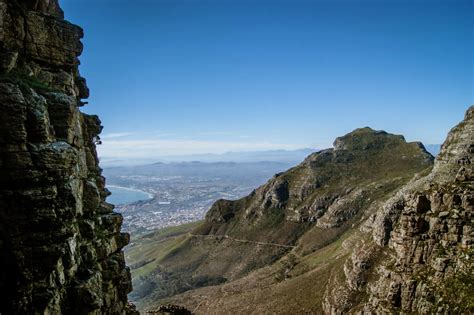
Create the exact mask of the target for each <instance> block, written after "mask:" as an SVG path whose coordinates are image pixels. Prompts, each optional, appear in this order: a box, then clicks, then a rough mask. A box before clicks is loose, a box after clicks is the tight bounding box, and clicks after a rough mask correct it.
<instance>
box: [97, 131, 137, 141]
mask: <svg viewBox="0 0 474 315" xmlns="http://www.w3.org/2000/svg"><path fill="white" fill-rule="evenodd" d="M131 135H133V133H132V132H115V133H105V134H103V135H100V138H101V139H114V138H123V137H128V136H131Z"/></svg>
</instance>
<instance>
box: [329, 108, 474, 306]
mask: <svg viewBox="0 0 474 315" xmlns="http://www.w3.org/2000/svg"><path fill="white" fill-rule="evenodd" d="M473 154H474V106H473V107H471V108H469V109H468V111H467V112H466V115H465V119H464V120H463V121H462V122H461V123H459V124H458V125H457V126H456V127H454V128H453V129H452V130H451V131H450V133H449V134H448V137H447V139H446V141H445V142H444V144H443V146H442V149H441V152H440V154H439V155H438V157H437V158H436V161H435V165H434V168H433V170H432V171H431V172H430V174H428V175H427V176H425V177H421V178H415V179H413V180H412V181H411V182H410V183H409V184H407V185H406V186H404V187H403V188H402V189H401V190H400V191H398V193H397V194H396V195H395V196H394V197H392V198H391V199H390V200H389V201H387V202H386V203H385V205H383V207H381V209H380V210H379V211H377V212H376V213H374V214H373V215H372V216H371V217H370V218H369V219H368V220H367V222H365V223H364V224H363V225H362V228H361V229H362V231H363V232H365V233H368V234H369V235H371V238H372V240H370V241H359V242H358V246H356V247H355V249H354V251H353V252H352V254H351V257H350V258H349V259H348V260H347V261H346V263H345V267H344V272H345V281H341V282H340V283H339V284H335V285H334V286H333V287H332V288H329V289H328V290H327V292H326V299H325V310H326V311H327V312H331V313H335V314H337V313H340V312H347V311H349V310H351V309H354V308H355V309H357V308H359V309H362V310H363V311H365V312H367V313H372V312H376V313H387V312H404V313H420V314H435V313H437V314H451V313H456V314H458V313H465V312H467V313H470V312H472V311H474V285H473V283H474V277H473V270H474V260H473V258H472V256H473V254H474V250H473V237H474V230H473V210H474V183H473V178H474V172H473V166H472V161H473ZM341 292H343V294H341ZM341 296H344V299H341ZM364 296H365V298H363V297H364ZM358 304H359V305H358Z"/></svg>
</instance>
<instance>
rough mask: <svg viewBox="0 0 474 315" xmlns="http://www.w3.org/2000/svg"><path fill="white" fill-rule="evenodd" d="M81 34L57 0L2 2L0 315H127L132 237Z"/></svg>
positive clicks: (0, 54)
mask: <svg viewBox="0 0 474 315" xmlns="http://www.w3.org/2000/svg"><path fill="white" fill-rule="evenodd" d="M82 36H83V32H82V29H81V28H79V27H78V26H75V25H73V24H70V23H69V22H67V21H65V20H64V19H63V13H62V10H61V9H60V7H59V5H58V3H57V0H35V1H32V0H21V1H11V0H0V174H1V176H0V291H1V299H0V313H1V314H61V313H62V314H126V313H133V310H131V308H130V306H129V305H128V303H127V293H128V292H130V291H131V282H130V274H129V270H128V268H127V267H126V266H125V261H124V256H123V252H122V248H123V246H125V245H126V244H127V243H128V241H129V236H128V235H127V234H124V233H120V227H121V223H122V217H121V215H120V214H117V213H114V212H113V206H112V205H110V204H107V203H106V202H105V198H106V196H107V194H108V192H107V190H106V189H105V187H104V183H105V180H104V178H103V177H102V176H101V169H100V168H99V166H98V159H97V154H96V148H95V145H96V143H97V142H98V141H99V138H98V134H99V133H100V131H101V129H102V127H101V125H100V120H99V119H98V117H97V116H91V115H86V114H83V113H81V112H80V110H79V106H82V105H83V104H84V103H83V102H82V101H81V100H82V99H84V98H87V97H88V95H89V91H88V88H87V86H86V84H85V80H84V79H83V78H82V77H81V76H80V74H79V71H78V65H79V61H78V56H79V55H80V54H81V52H82V44H81V42H80V39H81V38H82Z"/></svg>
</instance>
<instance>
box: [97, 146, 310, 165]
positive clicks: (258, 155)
mask: <svg viewBox="0 0 474 315" xmlns="http://www.w3.org/2000/svg"><path fill="white" fill-rule="evenodd" d="M316 151H318V149H311V148H303V149H297V150H267V151H241V152H232V151H231V152H226V153H222V154H212V153H208V154H192V155H172V156H171V155H170V156H165V157H162V158H158V159H150V158H145V159H118V158H101V160H100V163H101V165H102V166H105V167H112V166H133V165H145V164H152V163H156V162H161V163H170V162H194V161H199V162H237V163H243V162H262V161H266V162H282V163H291V164H297V163H300V162H301V161H303V160H304V159H305V158H306V157H307V156H308V155H309V154H311V153H313V152H316Z"/></svg>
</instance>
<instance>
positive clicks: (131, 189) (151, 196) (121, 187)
mask: <svg viewBox="0 0 474 315" xmlns="http://www.w3.org/2000/svg"><path fill="white" fill-rule="evenodd" d="M105 188H119V189H123V190H129V191H135V192H139V193H143V194H146V195H147V196H148V198H149V199H153V198H154V196H153V194H151V193H149V192H147V191H143V190H140V189H137V188H130V187H123V186H118V185H106V186H105Z"/></svg>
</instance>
